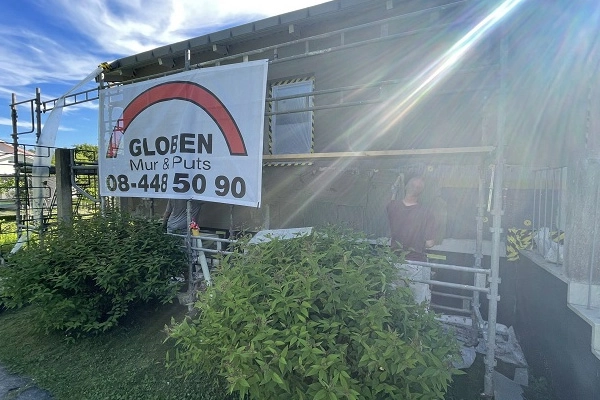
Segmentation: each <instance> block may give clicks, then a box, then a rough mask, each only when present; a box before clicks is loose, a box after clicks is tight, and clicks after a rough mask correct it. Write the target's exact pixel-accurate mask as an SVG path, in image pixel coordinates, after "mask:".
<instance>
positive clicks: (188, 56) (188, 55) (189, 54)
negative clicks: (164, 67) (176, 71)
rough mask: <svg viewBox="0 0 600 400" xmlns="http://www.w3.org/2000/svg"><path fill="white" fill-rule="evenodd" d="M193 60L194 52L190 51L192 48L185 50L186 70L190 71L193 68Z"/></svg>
mask: <svg viewBox="0 0 600 400" xmlns="http://www.w3.org/2000/svg"><path fill="white" fill-rule="evenodd" d="M191 60H192V52H191V51H190V49H187V50H186V51H185V60H184V62H185V64H184V68H185V70H186V71H189V70H190V68H191Z"/></svg>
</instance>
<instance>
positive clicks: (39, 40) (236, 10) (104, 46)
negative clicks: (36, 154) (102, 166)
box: [0, 0, 325, 148]
mask: <svg viewBox="0 0 600 400" xmlns="http://www.w3.org/2000/svg"><path fill="white" fill-rule="evenodd" d="M324 2H325V1H323V0H252V1H248V0H79V1H73V0H19V1H6V2H4V3H3V4H2V13H0V37H2V40H1V41H0V140H4V141H8V142H12V136H11V135H12V122H11V110H10V104H11V99H12V94H13V93H14V94H15V95H16V100H17V102H22V101H26V100H30V99H33V98H35V93H36V88H40V92H41V97H42V100H50V99H55V98H58V97H60V96H61V95H63V94H65V93H66V92H67V91H68V90H69V89H71V88H72V87H73V86H74V85H76V84H77V83H79V82H80V81H81V80H82V79H84V78H85V77H86V76H87V75H89V74H90V73H91V72H92V71H93V70H94V69H95V68H96V67H97V66H98V65H99V64H100V63H102V62H111V61H113V60H116V59H119V58H121V57H125V56H130V55H134V54H137V53H140V52H143V51H146V50H151V49H154V48H156V47H160V46H163V45H166V44H170V43H175V42H179V41H182V40H186V39H190V38H194V37H196V36H201V35H204V34H208V33H211V32H216V31H219V30H222V29H226V28H230V27H233V26H237V25H242V24H244V23H247V22H252V21H257V20H260V19H263V18H267V17H269V16H273V15H278V14H282V13H285V12H289V11H294V10H298V9H301V8H305V7H309V6H311V5H315V4H319V3H324ZM94 87H95V85H94V83H93V82H92V83H90V84H88V86H85V87H84V89H83V90H85V89H92V88H94ZM26 104H27V105H25V106H20V107H19V108H18V117H19V125H18V128H19V132H27V131H29V130H31V123H30V119H31V111H30V108H29V106H28V104H29V103H26ZM97 115H98V103H97V102H96V101H93V102H86V103H83V104H81V105H77V106H69V107H66V108H65V109H64V113H63V115H62V118H61V125H60V127H59V130H58V134H57V139H56V146H57V147H66V148H69V147H73V146H75V145H77V144H83V143H88V144H97V141H98V139H97V137H98V128H97V119H98V118H97ZM19 143H23V144H34V143H35V135H34V134H31V133H29V134H28V133H23V134H20V135H19Z"/></svg>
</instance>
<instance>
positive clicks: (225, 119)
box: [106, 81, 248, 158]
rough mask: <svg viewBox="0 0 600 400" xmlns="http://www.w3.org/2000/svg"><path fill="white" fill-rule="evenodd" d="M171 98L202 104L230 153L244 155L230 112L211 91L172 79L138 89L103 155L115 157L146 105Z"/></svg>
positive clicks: (242, 145)
mask: <svg viewBox="0 0 600 400" xmlns="http://www.w3.org/2000/svg"><path fill="white" fill-rule="evenodd" d="M170 100H184V101H189V102H190V103H194V104H196V105H197V106H198V107H200V108H202V109H203V110H204V111H205V112H206V113H207V114H208V115H209V116H210V117H211V118H212V120H213V121H215V123H216V124H217V126H218V127H219V130H220V131H221V133H222V134H223V137H224V138H225V142H226V143H227V147H228V148H229V154H231V155H232V156H247V155H248V152H247V151H246V144H245V143H244V138H243V137H242V133H241V132H240V129H239V128H238V126H237V124H236V123H235V120H234V119H233V117H232V116H231V113H230V112H229V110H228V109H227V107H225V105H224V104H223V103H222V102H221V100H219V98H218V97H217V96H215V94H214V93H212V92H211V91H210V90H208V89H206V88H205V87H204V86H201V85H198V84H197V83H193V82H187V81H173V82H167V83H162V84H159V85H156V86H153V87H151V88H150V89H148V90H146V91H144V92H142V93H140V94H139V95H138V96H137V97H136V98H134V99H133V100H132V101H131V102H130V103H129V104H128V105H127V107H125V109H124V110H123V115H122V116H121V118H119V123H118V124H117V126H115V128H114V129H113V131H112V134H111V135H110V141H109V144H108V150H107V151H106V158H116V157H117V151H118V149H119V144H120V143H121V139H122V138H123V136H124V135H125V131H126V130H127V128H128V127H129V125H130V124H131V122H133V120H134V119H135V118H136V117H137V116H138V115H140V114H141V113H142V111H144V110H145V109H147V108H148V107H150V106H152V105H154V104H157V103H160V102H163V101H170Z"/></svg>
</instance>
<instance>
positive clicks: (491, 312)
mask: <svg viewBox="0 0 600 400" xmlns="http://www.w3.org/2000/svg"><path fill="white" fill-rule="evenodd" d="M499 34H500V37H501V39H500V89H499V92H498V125H497V132H496V137H497V145H496V157H495V174H494V182H493V184H494V191H493V208H492V228H491V232H492V251H491V260H490V277H489V279H490V288H489V290H490V292H489V294H488V299H489V306H488V330H487V343H486V346H487V352H486V356H485V376H484V393H483V394H484V396H486V397H489V398H493V397H494V367H495V366H496V318H497V315H498V301H499V299H500V297H499V296H498V285H499V284H500V276H499V275H500V237H501V234H502V214H503V205H502V195H503V186H504V164H505V161H504V147H505V128H506V126H505V125H506V89H507V88H506V73H507V44H506V36H505V32H504V29H502V28H501V29H499Z"/></svg>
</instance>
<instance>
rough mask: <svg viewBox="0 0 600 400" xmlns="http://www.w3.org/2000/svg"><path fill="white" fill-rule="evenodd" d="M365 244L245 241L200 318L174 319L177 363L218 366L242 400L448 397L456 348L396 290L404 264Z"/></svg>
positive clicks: (311, 239)
mask: <svg viewBox="0 0 600 400" xmlns="http://www.w3.org/2000/svg"><path fill="white" fill-rule="evenodd" d="M363 239H364V238H363V237H362V236H359V235H358V234H354V233H350V232H340V231H334V230H328V231H325V232H322V233H314V234H313V235H311V236H307V237H299V238H295V239H292V240H278V239H273V240H272V241H270V242H268V243H262V244H260V245H248V244H247V243H246V242H244V243H241V245H240V248H239V249H237V250H236V251H235V252H234V254H233V255H231V256H229V257H228V258H226V259H225V260H223V262H222V263H221V264H220V267H219V269H218V271H216V274H215V275H214V276H213V278H214V285H213V286H211V287H209V288H208V289H207V290H206V291H205V292H204V293H200V294H199V298H198V301H197V302H196V304H195V306H196V308H197V309H198V310H199V311H200V312H199V313H198V315H197V317H195V319H187V320H184V321H182V322H181V323H178V324H176V323H174V322H173V323H172V326H171V327H170V332H169V334H170V337H171V338H173V339H175V340H176V343H177V345H178V346H177V349H178V350H177V352H176V354H175V357H174V360H173V361H171V362H170V365H171V366H177V367H179V368H182V370H183V371H184V372H185V373H187V374H194V373H200V372H201V371H202V370H208V371H211V369H213V368H214V369H216V370H217V372H218V373H220V374H221V375H223V376H224V377H225V378H226V379H227V381H228V385H229V389H230V390H231V391H232V392H238V393H239V394H240V398H243V397H244V396H247V395H249V396H250V397H251V398H254V399H281V398H285V399H315V400H319V399H338V398H339V399H359V398H360V399H392V398H394V399H400V398H401V399H441V398H443V395H444V393H445V391H446V390H447V387H448V383H449V381H450V380H451V376H452V374H453V373H455V372H457V371H456V370H454V369H453V368H452V366H451V361H452V360H453V359H454V358H453V357H455V356H456V354H457V353H458V345H457V342H456V340H455V339H454V338H453V337H451V336H450V335H449V334H447V333H444V331H443V330H442V328H441V326H440V325H439V323H438V322H437V321H436V320H435V315H434V313H433V312H428V311H427V310H426V308H425V307H424V306H422V305H417V304H415V302H414V300H413V297H412V294H411V292H410V290H409V289H408V288H406V287H404V286H401V287H395V285H392V284H391V283H392V282H393V281H396V280H397V278H396V277H397V275H396V269H395V267H394V266H393V263H394V262H395V261H396V262H397V261H399V260H398V258H397V257H395V256H394V255H393V254H392V253H391V252H390V250H389V249H388V248H384V247H377V248H375V247H372V246H371V245H369V244H368V243H367V242H366V241H365V240H363Z"/></svg>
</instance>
